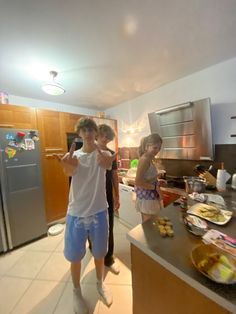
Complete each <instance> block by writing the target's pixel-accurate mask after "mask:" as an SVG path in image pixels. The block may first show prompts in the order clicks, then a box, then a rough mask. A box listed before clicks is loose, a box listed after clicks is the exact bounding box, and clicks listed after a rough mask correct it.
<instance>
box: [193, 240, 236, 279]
mask: <svg viewBox="0 0 236 314" xmlns="http://www.w3.org/2000/svg"><path fill="white" fill-rule="evenodd" d="M191 260H192V263H193V265H194V266H195V267H196V269H197V270H198V271H199V272H201V273H202V274H203V275H204V276H206V277H208V278H209V279H211V280H213V281H215V282H218V283H223V284H228V285H230V284H235V283H236V259H235V258H234V257H233V256H232V255H230V254H228V253H227V252H224V251H222V250H220V249H218V248H217V247H216V246H214V245H212V244H200V245H198V246H197V247H195V248H194V249H193V250H192V252H191Z"/></svg>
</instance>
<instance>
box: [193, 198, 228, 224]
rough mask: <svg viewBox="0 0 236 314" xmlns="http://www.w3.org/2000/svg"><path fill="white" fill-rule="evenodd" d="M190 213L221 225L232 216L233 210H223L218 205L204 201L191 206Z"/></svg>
mask: <svg viewBox="0 0 236 314" xmlns="http://www.w3.org/2000/svg"><path fill="white" fill-rule="evenodd" d="M188 213H189V214H194V215H197V216H199V217H201V218H204V219H206V220H209V221H211V222H214V223H216V224H219V225H223V224H225V223H227V222H228V221H229V220H230V219H231V217H232V212H231V211H227V210H223V209H221V208H220V207H219V206H218V205H209V204H203V203H198V204H195V205H193V206H191V207H190V209H189V210H188Z"/></svg>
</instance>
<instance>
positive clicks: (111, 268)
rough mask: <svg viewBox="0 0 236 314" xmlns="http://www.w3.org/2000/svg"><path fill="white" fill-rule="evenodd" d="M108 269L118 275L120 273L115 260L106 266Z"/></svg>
mask: <svg viewBox="0 0 236 314" xmlns="http://www.w3.org/2000/svg"><path fill="white" fill-rule="evenodd" d="M108 268H109V270H110V271H111V272H112V273H114V274H116V275H118V274H119V273H120V266H119V264H118V263H117V262H114V263H113V264H111V266H108Z"/></svg>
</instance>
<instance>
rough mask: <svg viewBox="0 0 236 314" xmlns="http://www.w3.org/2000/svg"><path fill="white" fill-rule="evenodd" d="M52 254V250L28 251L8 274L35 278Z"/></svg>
mask: <svg viewBox="0 0 236 314" xmlns="http://www.w3.org/2000/svg"><path fill="white" fill-rule="evenodd" d="M50 255H51V253H50V252H32V251H26V252H24V254H23V255H22V256H21V257H20V259H19V260H18V261H17V263H16V264H15V265H14V266H13V267H12V268H11V269H10V270H9V271H8V272H7V273H6V275H9V276H17V277H21V278H31V279H34V278H35V276H36V275H37V274H38V272H39V271H40V269H41V268H42V267H43V265H44V264H45V263H46V261H47V260H48V258H49V256H50Z"/></svg>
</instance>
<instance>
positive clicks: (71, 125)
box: [64, 112, 83, 133]
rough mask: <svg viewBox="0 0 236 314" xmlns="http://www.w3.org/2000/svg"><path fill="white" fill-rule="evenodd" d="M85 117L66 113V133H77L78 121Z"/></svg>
mask: <svg viewBox="0 0 236 314" xmlns="http://www.w3.org/2000/svg"><path fill="white" fill-rule="evenodd" d="M82 117H83V115H80V114H74V113H67V112H65V113H64V122H65V132H66V133H75V132H76V131H75V125H76V123H77V121H78V120H79V119H80V118H82Z"/></svg>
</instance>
